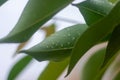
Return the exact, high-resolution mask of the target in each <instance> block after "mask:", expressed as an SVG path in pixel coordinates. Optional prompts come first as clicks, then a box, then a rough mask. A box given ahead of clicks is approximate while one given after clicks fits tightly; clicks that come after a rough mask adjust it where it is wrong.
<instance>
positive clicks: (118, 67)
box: [102, 52, 120, 80]
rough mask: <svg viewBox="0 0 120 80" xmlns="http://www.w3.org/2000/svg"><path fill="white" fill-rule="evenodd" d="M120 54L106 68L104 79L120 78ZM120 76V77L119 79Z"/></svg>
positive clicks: (116, 79)
mask: <svg viewBox="0 0 120 80" xmlns="http://www.w3.org/2000/svg"><path fill="white" fill-rule="evenodd" d="M118 53H119V52H118ZM119 75H120V55H117V57H116V59H115V60H114V61H113V62H112V64H110V66H109V67H108V69H107V70H106V72H105V74H104V76H103V79H102V80H119V79H120V77H118V76H119ZM118 78H119V79H118Z"/></svg>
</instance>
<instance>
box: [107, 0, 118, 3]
mask: <svg viewBox="0 0 120 80" xmlns="http://www.w3.org/2000/svg"><path fill="white" fill-rule="evenodd" d="M108 1H110V2H112V3H116V2H117V1H118V0H108Z"/></svg>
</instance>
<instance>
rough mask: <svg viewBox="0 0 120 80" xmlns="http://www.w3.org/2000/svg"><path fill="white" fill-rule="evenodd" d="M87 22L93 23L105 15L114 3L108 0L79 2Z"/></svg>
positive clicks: (78, 5)
mask: <svg viewBox="0 0 120 80" xmlns="http://www.w3.org/2000/svg"><path fill="white" fill-rule="evenodd" d="M77 7H78V8H79V10H80V12H81V13H82V15H83V17H84V19H85V21H86V23H87V24H88V25H92V24H93V23H95V22H97V21H98V20H100V19H101V18H103V17H105V16H106V15H107V14H108V13H109V12H110V11H111V9H112V7H113V5H112V4H111V3H110V2H108V1H107V0H87V1H84V2H81V3H79V4H77Z"/></svg>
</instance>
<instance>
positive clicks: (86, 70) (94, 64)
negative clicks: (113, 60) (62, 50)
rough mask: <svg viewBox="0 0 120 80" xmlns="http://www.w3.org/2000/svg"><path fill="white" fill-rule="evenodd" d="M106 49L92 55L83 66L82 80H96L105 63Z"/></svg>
mask: <svg viewBox="0 0 120 80" xmlns="http://www.w3.org/2000/svg"><path fill="white" fill-rule="evenodd" d="M104 56H105V48H103V49H100V50H98V51H96V52H95V53H92V54H91V55H90V56H89V58H87V60H86V61H85V63H84V64H83V68H82V72H81V75H80V80H95V77H96V75H97V73H98V72H99V70H100V67H101V66H102V63H103V62H104Z"/></svg>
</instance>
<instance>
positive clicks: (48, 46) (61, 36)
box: [21, 24, 87, 61]
mask: <svg viewBox="0 0 120 80" xmlns="http://www.w3.org/2000/svg"><path fill="white" fill-rule="evenodd" d="M86 29H87V26H86V25H85V24H78V25H74V26H71V27H68V28H65V29H63V30H61V31H58V32H56V33H55V34H53V35H51V36H50V37H47V38H46V39H45V40H43V41H42V42H41V43H39V44H37V45H35V46H34V47H32V48H30V49H28V50H23V51H21V52H25V53H26V54H29V55H31V56H32V57H34V58H36V59H37V60H38V61H43V60H61V59H64V58H66V57H68V56H70V52H71V49H72V48H73V45H74V43H75V41H76V39H78V36H80V35H81V34H82V33H83V32H84V31H85V30H86Z"/></svg>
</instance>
